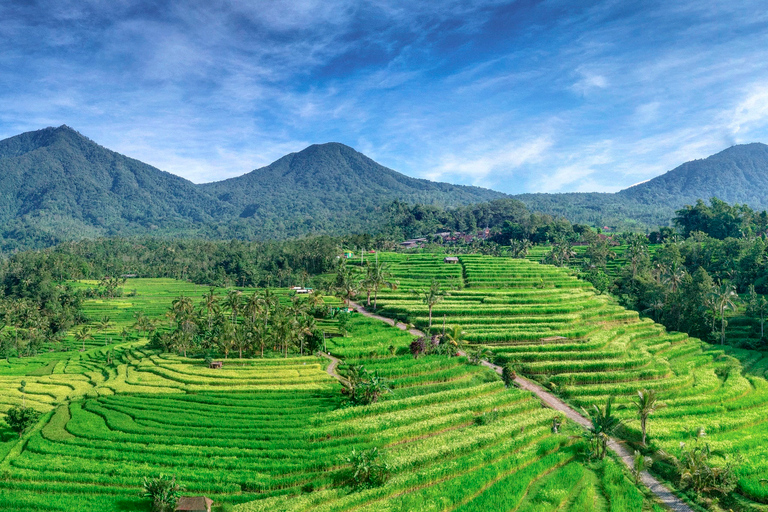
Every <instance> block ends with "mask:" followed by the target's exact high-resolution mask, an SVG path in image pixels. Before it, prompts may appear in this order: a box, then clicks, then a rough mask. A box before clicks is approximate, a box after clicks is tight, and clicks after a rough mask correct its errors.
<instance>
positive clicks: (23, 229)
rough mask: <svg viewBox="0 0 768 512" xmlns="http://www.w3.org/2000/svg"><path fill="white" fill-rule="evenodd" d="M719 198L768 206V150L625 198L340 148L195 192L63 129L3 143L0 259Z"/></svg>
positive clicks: (618, 211)
mask: <svg viewBox="0 0 768 512" xmlns="http://www.w3.org/2000/svg"><path fill="white" fill-rule="evenodd" d="M712 196H718V197H719V198H720V199H723V200H725V201H728V202H739V203H744V204H748V205H750V206H752V207H753V208H766V207H768V146H766V145H765V144H761V143H752V144H746V145H737V146H732V147H730V148H727V149H725V150H723V151H721V152H719V153H717V154H715V155H712V156H710V157H708V158H705V159H701V160H693V161H691V162H686V163H684V164H681V165H680V166H678V167H676V168H675V169H672V170H670V171H668V172H666V173H664V174H662V175H660V176H657V177H655V178H652V179H651V180H648V181H646V182H644V183H639V184H637V185H634V186H632V187H629V188H627V189H624V190H622V191H620V192H617V193H613V194H609V193H563V194H518V195H514V196H511V195H507V194H504V193H502V192H497V191H493V190H489V189H483V188H479V187H471V186H465V185H453V184H449V183H440V182H432V181H429V180H424V179H418V178H412V177H409V176H406V175H404V174H401V173H398V172H397V171H394V170H392V169H390V168H387V167H385V166H382V165H380V164H378V163H377V162H375V161H374V160H372V159H370V158H368V157H367V156H365V155H364V154H362V153H360V152H358V151H356V150H354V149H353V148H351V147H349V146H346V145H344V144H341V143H338V142H328V143H323V144H313V145H311V146H308V147H307V148H305V149H303V150H302V151H297V152H295V153H290V154H288V155H285V156H283V157H281V158H279V159H278V160H276V161H275V162H273V163H271V164H269V165H267V166H263V167H260V168H258V169H254V170H253V171H250V172H248V173H246V174H243V175H241V176H238V177H235V178H229V179H226V180H222V181H217V182H211V183H203V184H194V183H192V182H191V181H189V180H186V179H184V178H182V177H179V176H176V175H173V174H171V173H168V172H165V171H162V170H160V169H157V168H155V167H153V166H151V165H148V164H145V163H143V162H141V161H139V160H136V159H133V158H130V157H127V156H125V155H121V154H120V153H117V152H114V151H112V150H109V149H108V148H105V147H103V146H101V145H99V144H98V143H96V142H94V141H93V140H91V139H89V138H88V137H86V136H84V135H82V134H81V133H79V132H77V131H76V130H74V129H73V128H71V127H69V126H67V125H62V126H60V127H58V128H53V127H49V128H45V129H42V130H37V131H33V132H26V133H23V134H19V135H16V136H14V137H9V138H7V139H4V140H2V141H0V251H5V252H7V251H8V250H13V249H19V248H26V247H42V246H47V245H52V244H55V243H58V242H61V241H64V240H71V239H78V238H93V237H99V236H114V235H144V234H155V235H159V236H202V237H212V238H217V239H222V238H242V239H267V238H278V239H281V238H289V237H296V236H303V235H313V234H343V233H354V232H368V233H371V232H376V231H377V230H378V229H380V228H381V227H382V226H383V225H384V223H385V221H386V219H387V218H388V212H387V210H386V207H387V205H389V204H391V203H392V202H394V201H400V202H405V203H410V204H425V205H435V206H442V207H454V206H462V205H467V204H477V203H487V202H489V201H492V200H496V199H516V200H519V201H521V202H522V203H524V204H525V205H526V206H527V207H528V208H529V209H531V210H533V211H537V212H541V213H547V214H551V215H554V216H559V217H565V218H567V219H568V220H570V221H571V222H578V223H583V224H589V225H593V226H612V227H614V228H615V229H631V230H639V231H644V230H647V229H649V228H654V227H656V226H658V225H666V224H668V223H669V222H670V219H671V218H672V217H673V216H674V212H675V210H676V209H679V208H682V207H683V206H684V205H685V204H693V203H694V202H695V200H696V199H699V198H701V199H705V200H707V199H709V198H710V197H712Z"/></svg>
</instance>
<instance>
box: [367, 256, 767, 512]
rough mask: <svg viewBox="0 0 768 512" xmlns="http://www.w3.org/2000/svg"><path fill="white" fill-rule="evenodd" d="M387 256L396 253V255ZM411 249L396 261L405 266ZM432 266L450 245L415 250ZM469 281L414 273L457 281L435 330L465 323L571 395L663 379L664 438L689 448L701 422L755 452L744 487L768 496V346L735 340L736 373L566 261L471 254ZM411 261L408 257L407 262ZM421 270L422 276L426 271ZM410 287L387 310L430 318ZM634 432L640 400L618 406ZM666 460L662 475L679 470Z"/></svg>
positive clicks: (660, 417)
mask: <svg viewBox="0 0 768 512" xmlns="http://www.w3.org/2000/svg"><path fill="white" fill-rule="evenodd" d="M380 258H382V259H385V260H386V259H387V258H389V256H388V255H381V256H380ZM402 258H403V256H402V255H394V256H392V259H393V260H394V261H395V262H397V264H396V265H393V266H392V269H393V271H394V272H395V273H396V274H399V273H400V272H401V268H403V267H402ZM409 259H410V260H412V261H413V260H417V259H423V260H426V261H428V262H430V263H429V265H428V264H426V263H422V264H421V268H430V265H432V266H434V267H439V266H440V265H442V256H438V255H430V254H411V255H410V256H409ZM460 259H461V266H462V271H463V272H462V274H463V277H464V282H463V288H462V289H460V290H455V291H452V290H450V288H449V287H448V284H447V282H446V280H445V279H444V278H441V277H439V273H438V272H437V271H431V272H425V273H423V274H418V273H416V272H410V273H409V274H408V275H407V278H408V281H407V282H408V283H409V285H413V287H414V288H418V287H421V288H425V287H428V286H429V282H430V280H431V279H432V277H433V276H436V277H437V278H438V279H442V282H443V283H445V287H444V289H445V290H449V291H448V292H447V295H446V296H445V298H444V300H443V301H442V302H439V303H438V304H437V305H435V306H434V309H433V315H434V317H435V320H434V324H433V326H432V331H433V332H437V331H440V330H442V328H443V322H445V324H446V326H447V327H448V328H450V327H452V326H454V325H459V326H461V327H462V329H463V330H464V332H465V334H464V339H465V340H466V341H467V342H469V343H470V344H473V345H483V346H486V347H488V348H489V349H491V350H492V351H493V353H494V357H495V360H496V362H497V363H498V364H504V363H507V362H510V363H512V364H514V365H515V366H516V367H517V369H518V371H519V372H520V373H522V374H524V375H527V376H529V377H532V378H534V379H536V380H538V381H540V382H542V383H545V384H547V385H548V386H550V387H551V389H553V390H554V391H556V392H557V393H558V394H559V395H560V396H561V397H563V398H565V399H566V400H567V401H569V402H570V403H571V404H573V405H575V406H577V407H579V406H588V405H590V404H593V403H602V402H604V401H605V400H606V398H607V397H608V396H611V395H613V396H617V397H618V402H619V404H629V401H630V398H631V397H632V396H634V395H635V394H636V393H637V391H638V390H639V389H644V388H645V389H655V390H658V391H659V392H660V394H661V397H662V399H663V402H665V403H666V404H667V405H668V407H667V408H665V409H663V410H661V411H659V412H657V413H656V414H655V415H654V416H653V417H652V419H651V422H650V427H649V435H650V436H651V438H652V441H653V443H655V445H656V447H658V448H662V449H664V450H666V451H668V452H670V453H679V449H680V442H687V443H691V442H694V438H695V436H696V434H697V432H698V431H699V429H703V430H704V432H706V438H705V439H704V440H703V441H702V442H708V443H709V444H710V446H711V447H712V448H713V449H722V450H724V451H725V452H726V453H730V454H732V455H736V454H742V455H743V456H744V457H745V458H746V460H745V462H744V463H743V464H742V465H741V467H740V469H739V477H740V479H739V485H738V489H737V491H738V493H739V495H740V497H741V499H742V500H743V503H742V505H743V507H744V508H745V509H755V510H762V508H760V505H759V504H764V503H768V485H766V484H765V483H761V479H764V478H765V477H766V475H768V443H766V440H768V382H766V380H765V368H766V367H768V364H767V363H768V360H766V358H765V355H764V354H760V353H755V352H749V351H733V350H730V351H728V352H729V353H732V354H733V355H735V356H737V357H738V358H739V359H741V360H742V361H744V366H745V368H743V369H746V370H747V371H739V370H738V369H737V370H736V371H734V372H732V373H731V374H730V375H728V376H727V377H726V376H725V375H724V374H723V373H722V372H721V374H720V375H718V374H717V373H716V372H717V371H718V369H719V368H725V367H726V366H727V365H728V364H729V363H728V360H727V358H726V357H725V356H726V353H725V351H724V350H720V349H718V348H717V347H711V346H709V345H707V344H705V343H702V342H701V341H699V340H697V339H693V338H689V337H688V336H686V335H684V334H679V333H668V332H666V330H665V329H664V328H663V327H662V326H660V325H657V324H654V323H653V322H651V321H649V320H641V319H639V318H638V316H637V314H636V313H634V312H631V311H626V310H624V309H622V308H621V307H619V306H617V305H616V304H615V303H614V302H613V301H612V300H611V299H609V298H608V297H605V296H598V295H595V293H594V292H593V290H592V289H591V287H590V285H589V284H588V283H585V282H582V281H579V280H578V279H577V278H576V277H574V276H572V275H570V274H569V272H568V271H567V270H564V269H559V268H555V267H551V266H546V265H540V264H538V263H533V262H530V261H526V260H511V259H502V258H493V257H485V256H461V257H460ZM406 268H407V267H406ZM419 280H420V283H419ZM405 288H407V287H401V288H400V289H398V290H397V291H394V292H385V293H383V294H381V295H380V297H379V313H381V314H383V315H386V316H389V317H392V318H398V319H400V320H402V321H406V322H412V323H414V324H415V325H416V326H419V327H421V328H425V329H426V326H427V306H425V305H424V304H422V303H421V301H420V299H419V298H418V296H416V295H414V294H412V293H407V290H406V289H405ZM619 414H620V415H621V416H623V417H624V418H625V419H626V420H628V422H627V429H626V435H627V437H628V438H629V439H631V440H637V439H638V438H639V425H638V423H637V422H636V421H635V422H631V421H629V420H631V418H632V412H631V411H630V410H625V411H622V412H620V413H619ZM667 469H668V468H665V467H664V465H663V464H659V465H657V470H658V471H660V472H661V473H662V476H664V475H666V474H668V472H667V471H666V470H667Z"/></svg>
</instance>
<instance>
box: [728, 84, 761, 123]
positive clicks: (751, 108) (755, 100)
mask: <svg viewBox="0 0 768 512" xmlns="http://www.w3.org/2000/svg"><path fill="white" fill-rule="evenodd" d="M766 124H768V86H765V85H758V86H755V87H753V88H752V90H751V91H749V93H748V94H747V97H746V98H745V99H744V100H743V101H741V102H740V103H739V104H738V105H736V108H735V109H734V110H733V113H732V117H731V122H730V124H729V127H730V129H731V130H732V131H733V133H734V134H737V133H739V132H741V131H742V130H747V129H749V128H752V127H755V126H765V125H766Z"/></svg>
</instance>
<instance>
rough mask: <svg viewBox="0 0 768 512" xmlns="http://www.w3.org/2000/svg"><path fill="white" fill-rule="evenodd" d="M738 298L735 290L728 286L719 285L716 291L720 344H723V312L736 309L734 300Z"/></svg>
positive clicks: (724, 323)
mask: <svg viewBox="0 0 768 512" xmlns="http://www.w3.org/2000/svg"><path fill="white" fill-rule="evenodd" d="M738 298H739V296H738V295H737V294H736V288H735V287H734V286H733V285H732V284H730V283H725V284H721V285H720V287H719V288H718V289H717V300H716V301H715V303H716V304H717V310H718V312H719V313H720V344H721V345H724V344H725V325H726V323H727V322H726V320H725V312H726V310H729V309H730V310H735V309H736V302H735V301H736V300H737V299H738Z"/></svg>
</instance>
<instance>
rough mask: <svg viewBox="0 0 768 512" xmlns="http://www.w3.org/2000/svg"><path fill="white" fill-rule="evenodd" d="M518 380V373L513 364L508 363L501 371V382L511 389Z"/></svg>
mask: <svg viewBox="0 0 768 512" xmlns="http://www.w3.org/2000/svg"><path fill="white" fill-rule="evenodd" d="M516 378H517V372H516V371H515V367H514V366H513V365H512V363H507V364H505V365H504V367H503V368H502V369H501V380H503V381H504V385H505V386H507V387H510V386H511V385H512V383H513V382H514V381H515V379H516Z"/></svg>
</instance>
